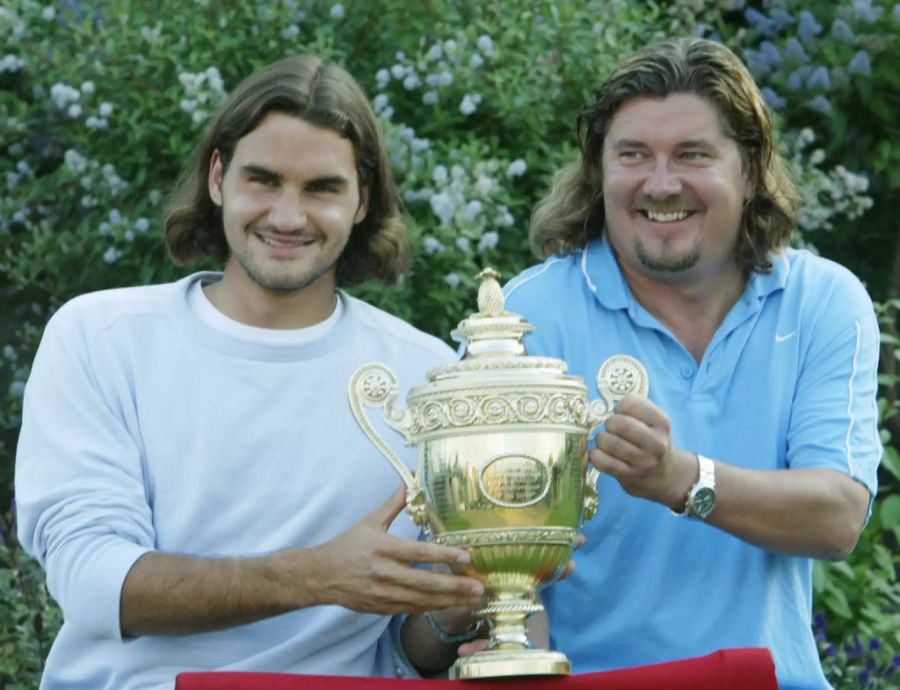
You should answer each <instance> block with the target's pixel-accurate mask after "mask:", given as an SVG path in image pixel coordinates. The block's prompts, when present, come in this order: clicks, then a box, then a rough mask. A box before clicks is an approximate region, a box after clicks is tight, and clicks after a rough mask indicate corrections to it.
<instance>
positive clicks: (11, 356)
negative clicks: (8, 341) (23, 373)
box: [3, 345, 18, 362]
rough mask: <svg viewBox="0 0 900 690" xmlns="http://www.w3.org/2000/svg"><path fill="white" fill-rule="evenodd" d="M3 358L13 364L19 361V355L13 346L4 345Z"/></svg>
mask: <svg viewBox="0 0 900 690" xmlns="http://www.w3.org/2000/svg"><path fill="white" fill-rule="evenodd" d="M3 356H4V357H6V359H8V360H9V361H11V362H15V361H16V359H18V355H17V354H16V350H15V348H14V347H13V346H12V345H4V346H3Z"/></svg>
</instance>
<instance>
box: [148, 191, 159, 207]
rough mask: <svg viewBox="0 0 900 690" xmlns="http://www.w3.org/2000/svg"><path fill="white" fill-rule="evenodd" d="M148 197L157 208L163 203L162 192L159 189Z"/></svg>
mask: <svg viewBox="0 0 900 690" xmlns="http://www.w3.org/2000/svg"><path fill="white" fill-rule="evenodd" d="M148 196H149V198H150V203H151V204H152V205H153V206H156V205H157V204H159V202H160V201H162V192H160V191H159V190H158V189H154V190H152V191H151V192H150V194H149V195H148Z"/></svg>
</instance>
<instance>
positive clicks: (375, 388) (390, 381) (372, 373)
mask: <svg viewBox="0 0 900 690" xmlns="http://www.w3.org/2000/svg"><path fill="white" fill-rule="evenodd" d="M347 392H348V394H349V399H350V411H351V412H352V413H353V418H354V419H355V420H356V423H357V424H359V426H360V428H361V429H362V430H363V433H365V435H366V436H367V437H368V438H369V440H370V441H371V442H372V444H373V445H374V446H375V447H376V448H377V449H378V450H380V451H381V454H382V455H384V457H386V458H387V459H388V462H390V463H391V465H392V466H393V468H394V470H396V472H397V474H399V475H400V477H401V478H402V479H403V482H404V484H406V503H407V510H408V511H409V513H410V515H412V518H413V520H414V521H415V522H416V524H418V525H423V524H425V523H424V520H425V496H424V494H423V493H422V491H421V490H420V489H419V487H418V486H417V485H416V480H415V477H413V475H412V472H410V471H409V469H407V467H406V465H404V464H403V461H402V460H400V458H398V457H397V454H396V453H394V451H393V450H391V447H390V446H388V444H387V443H385V442H384V439H382V438H381V436H379V435H378V432H377V431H375V428H374V427H373V426H372V425H371V424H370V423H369V420H368V418H367V417H366V413H365V411H364V410H363V405H367V406H369V407H383V408H384V421H385V423H387V425H388V426H389V427H391V428H392V429H393V430H394V431H397V432H399V433H400V434H401V435H402V436H403V439H404V440H405V441H406V443H407V444H408V443H410V442H411V441H412V436H411V434H410V431H409V430H410V427H411V426H412V421H411V416H410V413H409V410H408V409H400V408H397V407H395V406H394V401H395V400H396V399H397V376H396V375H395V374H394V372H393V371H392V370H391V368H390V367H387V366H385V365H383V364H364V365H363V366H361V367H360V368H359V369H357V370H356V372H355V373H354V374H353V376H351V377H350V384H349V386H348V391H347Z"/></svg>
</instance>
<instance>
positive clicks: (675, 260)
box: [634, 240, 700, 273]
mask: <svg viewBox="0 0 900 690" xmlns="http://www.w3.org/2000/svg"><path fill="white" fill-rule="evenodd" d="M634 251H635V255H636V256H637V258H638V261H640V262H641V266H643V267H644V268H646V269H647V270H648V271H653V272H654V273H681V272H682V271H687V270H688V269H690V268H693V267H694V266H696V265H697V262H698V261H700V247H699V246H697V245H694V246H693V247H690V248H689V249H687V250H686V251H684V252H681V253H675V252H673V251H670V250H669V248H668V247H667V246H665V245H664V246H663V248H662V250H661V251H660V252H658V253H656V254H655V255H654V254H651V253H650V252H649V251H647V248H646V247H645V246H644V243H643V242H641V241H640V240H637V241H635V243H634Z"/></svg>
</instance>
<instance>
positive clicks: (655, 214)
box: [638, 209, 695, 223]
mask: <svg viewBox="0 0 900 690" xmlns="http://www.w3.org/2000/svg"><path fill="white" fill-rule="evenodd" d="M638 213H640V214H641V215H642V216H644V217H645V218H648V219H650V220H652V221H653V222H655V223H677V222H678V221H681V220H684V219H685V218H688V217H690V216H692V215H694V213H695V212H694V211H688V210H678V211H667V212H665V213H663V212H662V211H653V210H651V209H638Z"/></svg>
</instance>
